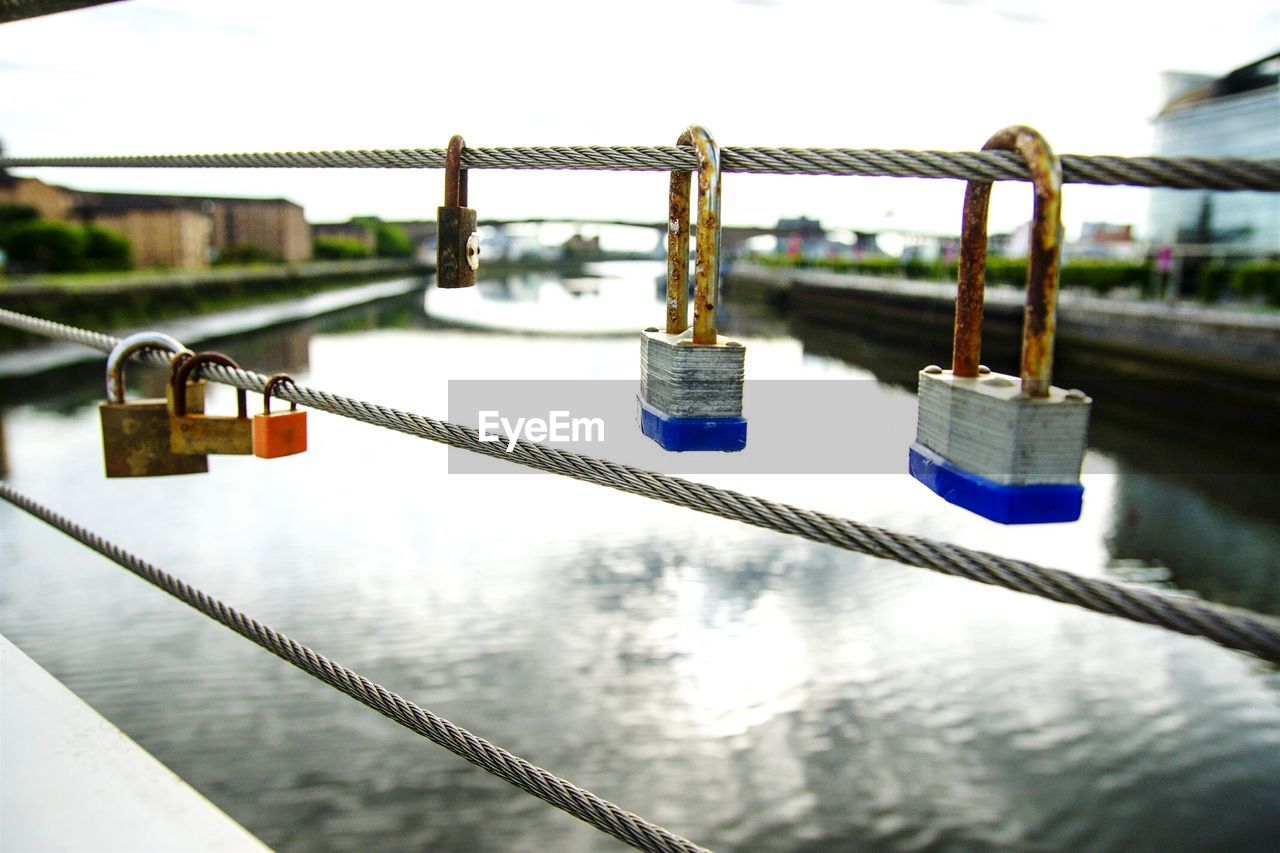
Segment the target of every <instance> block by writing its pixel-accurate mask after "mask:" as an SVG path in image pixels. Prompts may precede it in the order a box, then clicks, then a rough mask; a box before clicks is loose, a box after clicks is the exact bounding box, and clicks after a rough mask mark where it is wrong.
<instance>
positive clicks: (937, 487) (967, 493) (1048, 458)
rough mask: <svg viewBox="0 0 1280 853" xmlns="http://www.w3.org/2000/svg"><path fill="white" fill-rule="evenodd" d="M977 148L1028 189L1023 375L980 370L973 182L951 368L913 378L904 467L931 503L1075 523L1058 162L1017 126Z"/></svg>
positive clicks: (982, 213)
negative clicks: (995, 156)
mask: <svg viewBox="0 0 1280 853" xmlns="http://www.w3.org/2000/svg"><path fill="white" fill-rule="evenodd" d="M982 148H983V150H984V151H992V150H995V151H1014V152H1016V153H1018V154H1020V155H1021V156H1022V159H1023V160H1024V161H1025V162H1026V164H1027V170H1028V172H1029V173H1030V177H1031V184H1032V187H1033V188H1034V196H1033V198H1034V205H1033V208H1032V214H1031V223H1032V227H1031V245H1030V255H1029V256H1028V258H1027V299H1026V308H1025V310H1024V311H1023V325H1022V369H1021V376H1008V375H1005V374H1002V373H996V372H994V371H992V370H990V369H988V368H986V367H984V366H983V365H981V364H979V363H978V362H979V358H980V355H981V351H982V304H983V292H984V288H985V285H986V278H985V276H986V262H987V208H988V205H989V202H990V199H991V181H989V180H973V181H970V182H969V184H968V186H967V188H966V189H965V194H964V215H963V220H962V230H961V238H960V240H961V246H960V265H959V270H958V281H957V291H956V322H955V338H954V344H953V346H952V350H951V369H950V370H943V369H942V368H941V367H939V366H938V365H929V366H928V367H926V368H924V369H923V370H921V371H920V373H919V382H920V385H919V388H920V393H919V404H918V405H919V409H918V414H917V417H916V441H915V443H914V444H912V445H911V451H910V454H909V456H908V464H909V466H910V471H911V475H912V476H913V477H915V478H916V479H917V480H919V481H920V482H922V483H924V484H925V485H926V486H928V487H929V488H930V489H931V490H933V491H934V492H935V493H936V494H937V495H938V496H939V497H941V498H943V499H944V500H946V501H948V502H949V503H953V504H955V505H956V506H960V507H964V508H965V509H967V510H969V511H971V512H974V513H977V514H978V515H981V516H982V517H983V518H988V519H990V520H992V521H996V522H999V523H1001V524H1033V523H1037V524H1038V523H1048V522H1060V521H1075V520H1076V519H1078V518H1079V517H1080V510H1081V503H1082V496H1083V494H1084V487H1083V486H1082V485H1081V484H1080V465H1081V463H1082V461H1083V459H1084V454H1085V448H1086V446H1087V444H1088V441H1087V439H1088V429H1089V411H1090V408H1091V404H1092V401H1091V400H1090V399H1089V397H1088V396H1087V395H1086V394H1085V393H1084V392H1083V391H1079V390H1076V389H1070V390H1068V389H1063V388H1057V387H1055V386H1054V385H1053V383H1052V381H1051V380H1052V378H1053V344H1054V333H1055V330H1056V328H1057V305H1058V264H1059V259H1060V256H1061V247H1062V165H1061V162H1060V161H1059V159H1058V157H1057V155H1056V154H1054V153H1053V149H1052V148H1051V147H1049V143H1048V142H1047V141H1046V140H1045V138H1044V137H1043V136H1041V135H1040V134H1039V133H1037V132H1036V131H1035V130H1032V129H1031V128H1029V127H1024V126H1022V125H1014V126H1013V127H1006V128H1005V129H1003V130H1001V131H999V132H998V133H996V134H995V135H994V136H992V137H991V138H990V139H988V140H987V143H986V144H985V145H983V146H982Z"/></svg>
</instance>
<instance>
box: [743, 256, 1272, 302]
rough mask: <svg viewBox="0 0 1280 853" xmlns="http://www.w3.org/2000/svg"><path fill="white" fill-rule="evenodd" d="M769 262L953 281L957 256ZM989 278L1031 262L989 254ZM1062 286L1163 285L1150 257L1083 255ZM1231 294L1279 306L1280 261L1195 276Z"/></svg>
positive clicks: (1209, 291)
mask: <svg viewBox="0 0 1280 853" xmlns="http://www.w3.org/2000/svg"><path fill="white" fill-rule="evenodd" d="M753 260H754V261H755V262H756V263H759V264H763V265H764V266H770V267H797V268H801V269H826V270H833V271H835V272H850V273H861V274H863V275H878V276H888V277H893V278H912V279H922V280H929V281H955V279H956V267H957V262H956V261H943V260H936V261H924V260H920V259H916V258H910V259H906V260H903V259H899V258H888V257H884V258H881V257H875V258H816V259H815V258H803V257H797V256H793V255H762V256H759V257H756V258H754V259H753ZM987 281H988V282H990V283H992V284H1008V285H1012V286H1014V287H1022V286H1023V285H1024V284H1025V283H1026V281H1027V262H1026V260H1025V259H1021V258H993V257H989V258H987ZM1061 284H1062V286H1063V287H1072V288H1085V289H1088V290H1090V291H1092V292H1093V293H1096V294H1098V295H1105V294H1107V293H1110V292H1111V291H1113V290H1116V289H1120V288H1132V289H1134V290H1137V291H1138V292H1139V293H1141V294H1142V295H1143V296H1146V297H1155V296H1158V295H1159V293H1158V289H1159V286H1160V285H1161V282H1160V279H1159V277H1158V276H1157V275H1156V274H1155V272H1154V270H1153V268H1152V265H1151V263H1150V262H1147V261H1107V260H1094V259H1080V260H1074V261H1068V262H1067V263H1065V264H1063V265H1062V272H1061ZM1227 295H1232V296H1233V297H1235V298H1237V299H1243V300H1246V301H1254V302H1263V303H1265V304H1267V305H1273V306H1280V261H1249V262H1246V263H1235V264H1228V263H1225V262H1223V261H1220V260H1214V261H1210V262H1208V263H1206V264H1204V265H1203V266H1201V267H1200V270H1199V272H1198V273H1197V277H1196V296H1197V297H1198V298H1200V299H1202V300H1203V301H1206V302H1215V301H1219V300H1220V299H1222V298H1223V297H1225V296H1227Z"/></svg>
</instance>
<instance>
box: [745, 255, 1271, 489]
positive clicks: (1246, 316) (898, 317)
mask: <svg viewBox="0 0 1280 853" xmlns="http://www.w3.org/2000/svg"><path fill="white" fill-rule="evenodd" d="M1024 298H1025V297H1024V293H1023V291H1022V290H1020V289H1018V288H1013V287H1008V286H991V287H988V288H987V294H986V303H985V310H984V320H983V340H982V360H983V363H985V364H988V365H990V366H991V368H992V369H993V370H997V371H1000V372H1004V373H1011V374H1015V375H1016V374H1017V373H1018V365H1019V362H1020V349H1021V339H1022V319H1023V308H1024ZM724 304H725V305H726V306H728V308H729V310H730V311H737V312H739V313H751V312H752V311H753V310H761V309H763V310H765V312H766V313H769V314H772V313H774V312H775V311H776V312H780V313H781V314H782V315H783V317H784V318H785V323H786V328H787V331H788V332H789V333H790V334H792V335H794V336H795V337H796V338H797V339H799V340H801V341H802V342H803V343H804V345H805V349H806V351H813V352H815V353H819V354H828V355H834V356H836V357H839V358H845V359H848V360H851V361H853V362H854V363H859V361H860V360H861V359H862V357H863V356H862V354H860V353H859V352H857V351H850V350H851V349H852V350H858V349H862V350H865V349H868V348H873V349H875V350H876V351H877V352H878V353H879V355H878V356H877V358H876V361H877V363H879V364H881V365H882V366H884V365H889V366H890V367H888V368H886V369H887V370H888V372H887V373H885V374H884V375H881V374H879V373H878V374H877V377H878V378H880V379H881V380H882V381H887V382H891V383H893V384H897V385H900V386H902V387H908V388H911V389H913V390H914V388H915V384H916V372H917V371H918V370H919V369H920V368H922V367H924V366H925V365H927V364H941V365H946V364H948V362H949V360H950V356H951V343H952V335H953V332H954V322H955V284H953V283H948V282H930V281H909V280H905V279H889V278H880V277H873V276H866V275H858V274H851V273H835V272H830V271H826V270H803V269H781V268H772V267H763V266H757V265H752V264H744V263H738V264H735V265H734V266H733V267H732V268H731V269H730V271H729V273H728V274H727V275H726V276H725V297H724ZM1057 321H1058V330H1057V340H1056V345H1055V352H1054V384H1055V385H1058V386H1060V387H1064V388H1073V387H1074V388H1081V389H1083V390H1084V391H1086V392H1087V393H1089V394H1090V395H1091V396H1093V398H1094V418H1093V422H1094V423H1093V427H1092V429H1095V430H1097V429H1105V428H1107V426H1106V425H1107V424H1108V423H1122V424H1123V425H1124V427H1125V429H1126V430H1127V431H1128V432H1127V433H1126V434H1130V433H1135V432H1137V433H1141V434H1143V435H1144V436H1146V439H1144V443H1150V440H1151V439H1154V437H1155V436H1157V435H1163V436H1167V437H1170V438H1172V439H1174V440H1176V441H1177V442H1179V443H1181V444H1184V445H1185V444H1186V443H1188V442H1191V443H1198V442H1202V441H1206V440H1208V441H1211V442H1212V443H1213V444H1214V445H1215V446H1216V448H1218V449H1221V450H1223V451H1224V452H1226V451H1228V450H1230V452H1231V453H1232V455H1234V456H1236V457H1238V458H1239V459H1240V460H1244V461H1245V462H1249V463H1250V464H1251V463H1252V462H1258V463H1261V462H1262V461H1263V460H1265V462H1266V465H1267V466H1268V469H1269V470H1274V468H1275V466H1277V465H1280V452H1277V451H1276V449H1275V447H1274V442H1273V441H1272V440H1271V438H1270V433H1269V432H1268V431H1266V430H1265V429H1263V428H1261V426H1260V425H1263V424H1267V423H1272V422H1274V419H1275V418H1280V313H1276V312H1270V311H1256V312H1247V311H1232V310H1228V309H1219V308H1209V307H1205V306H1202V305H1198V304H1181V303H1180V304H1173V305H1170V304H1167V303H1155V302H1136V301H1131V300H1122V299H1109V298H1103V297H1097V296H1091V295H1087V294H1084V293H1080V292H1069V291H1064V292H1062V293H1061V294H1060V298H1059V308H1058V316H1057ZM1207 437H1212V438H1207ZM1233 464H1235V465H1239V464H1240V463H1239V462H1237V463H1233ZM1231 470H1235V468H1234V467H1233V468H1232V469H1231Z"/></svg>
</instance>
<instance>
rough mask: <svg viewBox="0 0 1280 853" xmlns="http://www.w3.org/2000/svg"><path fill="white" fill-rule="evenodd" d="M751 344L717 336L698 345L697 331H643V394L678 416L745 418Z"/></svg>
mask: <svg viewBox="0 0 1280 853" xmlns="http://www.w3.org/2000/svg"><path fill="white" fill-rule="evenodd" d="M746 353H747V348H746V347H744V346H743V345H742V344H740V343H738V342H737V341H731V340H728V339H726V338H724V337H717V338H716V342H715V343H714V344H695V343H693V331H692V329H690V330H687V331H685V332H683V333H681V334H678V335H668V334H666V333H665V332H660V331H657V330H652V329H646V330H645V331H643V332H641V333H640V396H641V397H642V398H643V399H644V401H645V402H646V403H648V404H649V405H650V406H652V407H653V408H655V409H658V410H659V411H661V412H662V413H664V414H666V415H668V416H669V417H675V418H725V417H728V418H737V417H741V416H742V377H743V365H744V363H745V361H746Z"/></svg>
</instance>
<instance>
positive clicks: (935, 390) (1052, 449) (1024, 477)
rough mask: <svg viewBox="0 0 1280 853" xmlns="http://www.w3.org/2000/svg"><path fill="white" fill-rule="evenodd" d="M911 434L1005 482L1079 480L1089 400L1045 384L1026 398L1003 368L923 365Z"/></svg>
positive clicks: (951, 459)
mask: <svg viewBox="0 0 1280 853" xmlns="http://www.w3.org/2000/svg"><path fill="white" fill-rule="evenodd" d="M919 375H920V386H919V391H920V400H919V411H918V414H917V416H916V441H917V442H919V443H920V444H923V445H924V446H925V447H927V448H929V449H930V450H932V451H933V452H935V453H937V454H938V455H940V456H942V457H943V458H945V459H946V460H947V461H948V462H950V463H952V464H953V465H956V466H957V467H960V468H963V469H964V470H965V471H968V472H970V473H973V474H977V475H979V476H981V477H986V478H987V479H988V480H992V481H994V482H997V483H1003V484H1007V485H1028V484H1032V483H1078V482H1079V480H1080V464H1081V462H1082V461H1083V460H1084V450H1085V442H1086V439H1087V438H1088V429H1089V410H1090V408H1091V407H1092V404H1093V401H1092V400H1090V399H1089V398H1088V397H1087V396H1085V395H1084V394H1082V393H1081V392H1079V391H1065V390H1063V389H1062V388H1056V387H1055V388H1050V389H1049V396H1048V397H1028V396H1027V395H1025V394H1023V393H1022V389H1021V381H1020V380H1019V379H1018V377H1016V376H1008V375H1005V374H1003V373H985V374H983V375H980V376H978V377H976V378H964V377H956V376H953V375H952V373H951V371H950V370H941V369H939V368H937V367H932V368H925V369H924V370H922V371H920V374H919Z"/></svg>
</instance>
